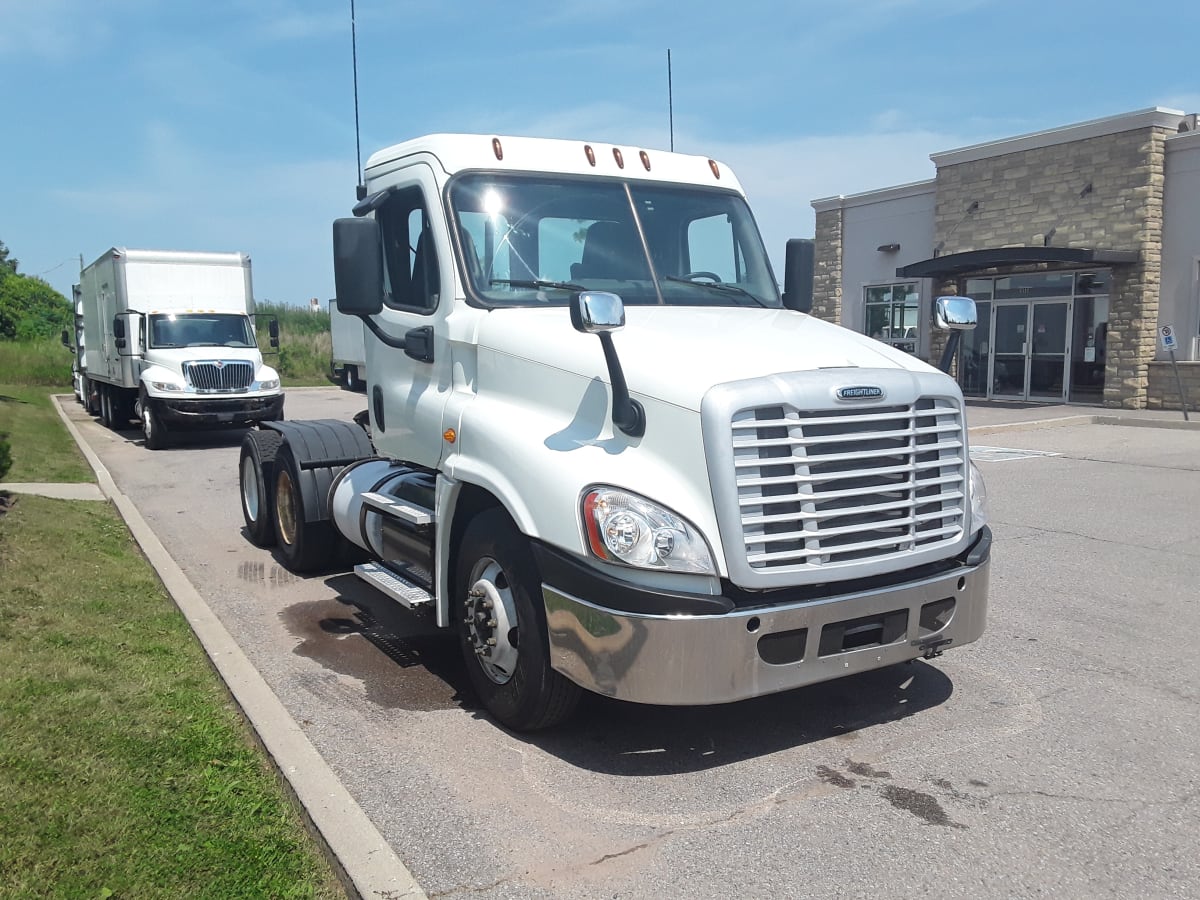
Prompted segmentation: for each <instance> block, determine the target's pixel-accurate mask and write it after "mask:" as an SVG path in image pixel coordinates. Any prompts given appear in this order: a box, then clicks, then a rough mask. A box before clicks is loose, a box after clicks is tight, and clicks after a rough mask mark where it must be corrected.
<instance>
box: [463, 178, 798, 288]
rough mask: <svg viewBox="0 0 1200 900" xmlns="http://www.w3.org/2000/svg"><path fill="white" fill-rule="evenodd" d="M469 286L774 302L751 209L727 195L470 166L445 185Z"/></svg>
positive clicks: (687, 187) (696, 188) (772, 285)
mask: <svg viewBox="0 0 1200 900" xmlns="http://www.w3.org/2000/svg"><path fill="white" fill-rule="evenodd" d="M450 205H451V208H452V212H453V215H454V220H455V222H456V224H457V226H458V232H459V236H460V238H461V243H462V248H463V255H464V258H465V269H466V273H467V277H468V279H469V281H470V284H471V287H472V289H473V292H474V293H475V295H476V296H477V297H479V298H480V299H482V300H483V301H484V302H486V303H488V304H489V305H508V306H528V305H534V304H537V305H542V304H547V303H548V304H558V305H566V303H567V302H568V300H569V299H570V295H571V292H572V291H577V290H582V289H587V290H603V291H612V292H614V293H616V294H620V296H621V299H622V300H623V301H624V302H625V303H626V304H631V305H637V304H662V303H665V304H669V305H673V306H766V307H774V308H779V307H782V305H783V304H782V302H781V300H780V297H779V289H778V286H777V285H776V283H775V279H774V276H773V275H772V273H771V267H770V264H769V263H768V261H767V256H766V253H765V251H764V250H763V245H762V239H761V238H760V237H759V234H758V229H757V228H756V227H755V224H754V219H753V217H752V216H751V214H750V210H749V208H748V207H747V206H746V203H745V201H744V200H743V199H742V198H741V196H740V195H739V194H737V193H736V192H734V191H728V190H719V189H713V188H704V187H699V186H691V185H674V184H671V185H668V184H658V183H650V182H620V181H615V180H611V179H600V178H571V177H567V176H557V177H556V176H545V175H541V176H533V175H520V174H511V173H504V174H485V173H470V174H466V175H461V176H459V177H458V178H457V179H456V180H455V181H454V182H453V184H452V185H451V188H450Z"/></svg>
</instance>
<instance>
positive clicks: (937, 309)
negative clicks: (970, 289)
mask: <svg viewBox="0 0 1200 900" xmlns="http://www.w3.org/2000/svg"><path fill="white" fill-rule="evenodd" d="M933 321H934V325H935V327H937V328H938V329H940V330H942V331H949V330H955V331H970V330H971V329H972V328H974V327H975V325H976V323H977V322H978V321H979V319H978V315H977V313H976V312H975V301H974V300H972V299H971V298H970V297H938V298H937V299H936V300H934V301H933Z"/></svg>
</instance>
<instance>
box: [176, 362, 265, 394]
mask: <svg viewBox="0 0 1200 900" xmlns="http://www.w3.org/2000/svg"><path fill="white" fill-rule="evenodd" d="M183 374H184V376H185V377H186V378H187V380H188V383H189V384H190V385H191V386H192V387H194V388H195V389H196V390H197V391H230V392H232V391H244V390H246V388H248V387H250V383H251V382H252V381H254V366H252V365H251V364H250V363H248V362H244V361H242V360H231V361H229V362H222V361H217V362H194V363H185V364H184V367H183Z"/></svg>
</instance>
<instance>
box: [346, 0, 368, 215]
mask: <svg viewBox="0 0 1200 900" xmlns="http://www.w3.org/2000/svg"><path fill="white" fill-rule="evenodd" d="M350 57H351V59H352V60H353V64H354V154H355V160H356V162H357V164H358V168H357V169H355V175H356V176H357V178H358V187H357V188H355V193H356V196H357V197H358V199H359V200H362V199H363V198H364V197H366V196H367V186H366V185H365V184H363V177H362V176H363V170H362V142H361V140H360V139H359V136H358V34H357V31H356V29H355V24H354V0H350Z"/></svg>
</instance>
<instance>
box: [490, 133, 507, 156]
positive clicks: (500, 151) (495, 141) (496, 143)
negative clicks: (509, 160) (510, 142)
mask: <svg viewBox="0 0 1200 900" xmlns="http://www.w3.org/2000/svg"><path fill="white" fill-rule="evenodd" d="M492 152H493V153H495V154H496V159H504V148H503V147H501V146H500V138H492Z"/></svg>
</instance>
